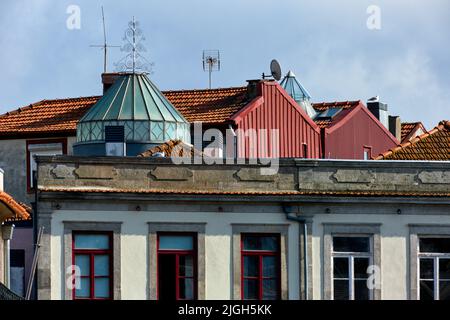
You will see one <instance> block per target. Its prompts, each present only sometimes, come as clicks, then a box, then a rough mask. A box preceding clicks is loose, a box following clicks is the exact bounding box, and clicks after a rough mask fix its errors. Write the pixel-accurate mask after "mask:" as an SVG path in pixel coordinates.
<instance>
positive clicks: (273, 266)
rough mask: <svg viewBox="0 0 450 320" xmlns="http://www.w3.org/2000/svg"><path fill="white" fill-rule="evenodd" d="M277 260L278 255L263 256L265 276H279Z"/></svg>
mask: <svg viewBox="0 0 450 320" xmlns="http://www.w3.org/2000/svg"><path fill="white" fill-rule="evenodd" d="M277 260H278V259H277V258H276V257H263V277H271V278H275V277H277V275H278V268H277V265H278V264H277Z"/></svg>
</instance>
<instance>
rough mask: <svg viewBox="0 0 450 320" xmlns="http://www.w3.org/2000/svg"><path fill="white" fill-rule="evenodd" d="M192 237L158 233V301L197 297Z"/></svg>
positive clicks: (183, 234) (194, 237)
mask: <svg viewBox="0 0 450 320" xmlns="http://www.w3.org/2000/svg"><path fill="white" fill-rule="evenodd" d="M196 238H197V237H196V235H194V234H185V233H177V234H164V233H162V234H158V299H159V300H194V299H196V298H197V261H196V251H197V250H196V245H195V244H196V241H197V240H196Z"/></svg>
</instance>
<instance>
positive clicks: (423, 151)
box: [376, 120, 450, 161]
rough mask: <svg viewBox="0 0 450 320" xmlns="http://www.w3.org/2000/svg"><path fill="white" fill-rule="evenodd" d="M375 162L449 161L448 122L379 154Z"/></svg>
mask: <svg viewBox="0 0 450 320" xmlns="http://www.w3.org/2000/svg"><path fill="white" fill-rule="evenodd" d="M376 160H441V161H442V160H447V161H448V160H450V121H448V120H443V121H441V122H439V124H438V125H437V126H436V127H435V128H434V129H432V130H430V131H429V132H426V133H424V134H422V135H419V136H417V137H415V138H412V139H411V140H410V141H407V142H405V143H402V144H400V145H398V146H397V147H396V148H393V149H390V150H388V151H387V152H385V153H383V154H380V155H379V156H378V157H377V158H376Z"/></svg>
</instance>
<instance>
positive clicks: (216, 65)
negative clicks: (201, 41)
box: [203, 50, 220, 89]
mask: <svg viewBox="0 0 450 320" xmlns="http://www.w3.org/2000/svg"><path fill="white" fill-rule="evenodd" d="M203 71H207V72H208V76H209V88H210V89H211V73H212V72H213V71H220V52H219V50H203Z"/></svg>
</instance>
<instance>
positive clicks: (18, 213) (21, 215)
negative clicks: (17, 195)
mask: <svg viewBox="0 0 450 320" xmlns="http://www.w3.org/2000/svg"><path fill="white" fill-rule="evenodd" d="M0 203H2V204H3V205H4V206H5V207H6V208H8V209H9V211H11V213H12V214H13V215H12V216H10V217H9V218H8V219H6V220H5V221H20V220H30V219H31V215H30V213H31V208H30V207H29V206H27V205H25V204H23V203H20V202H17V201H15V200H14V199H13V198H12V197H11V196H10V195H9V194H7V193H6V192H3V191H0Z"/></svg>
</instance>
